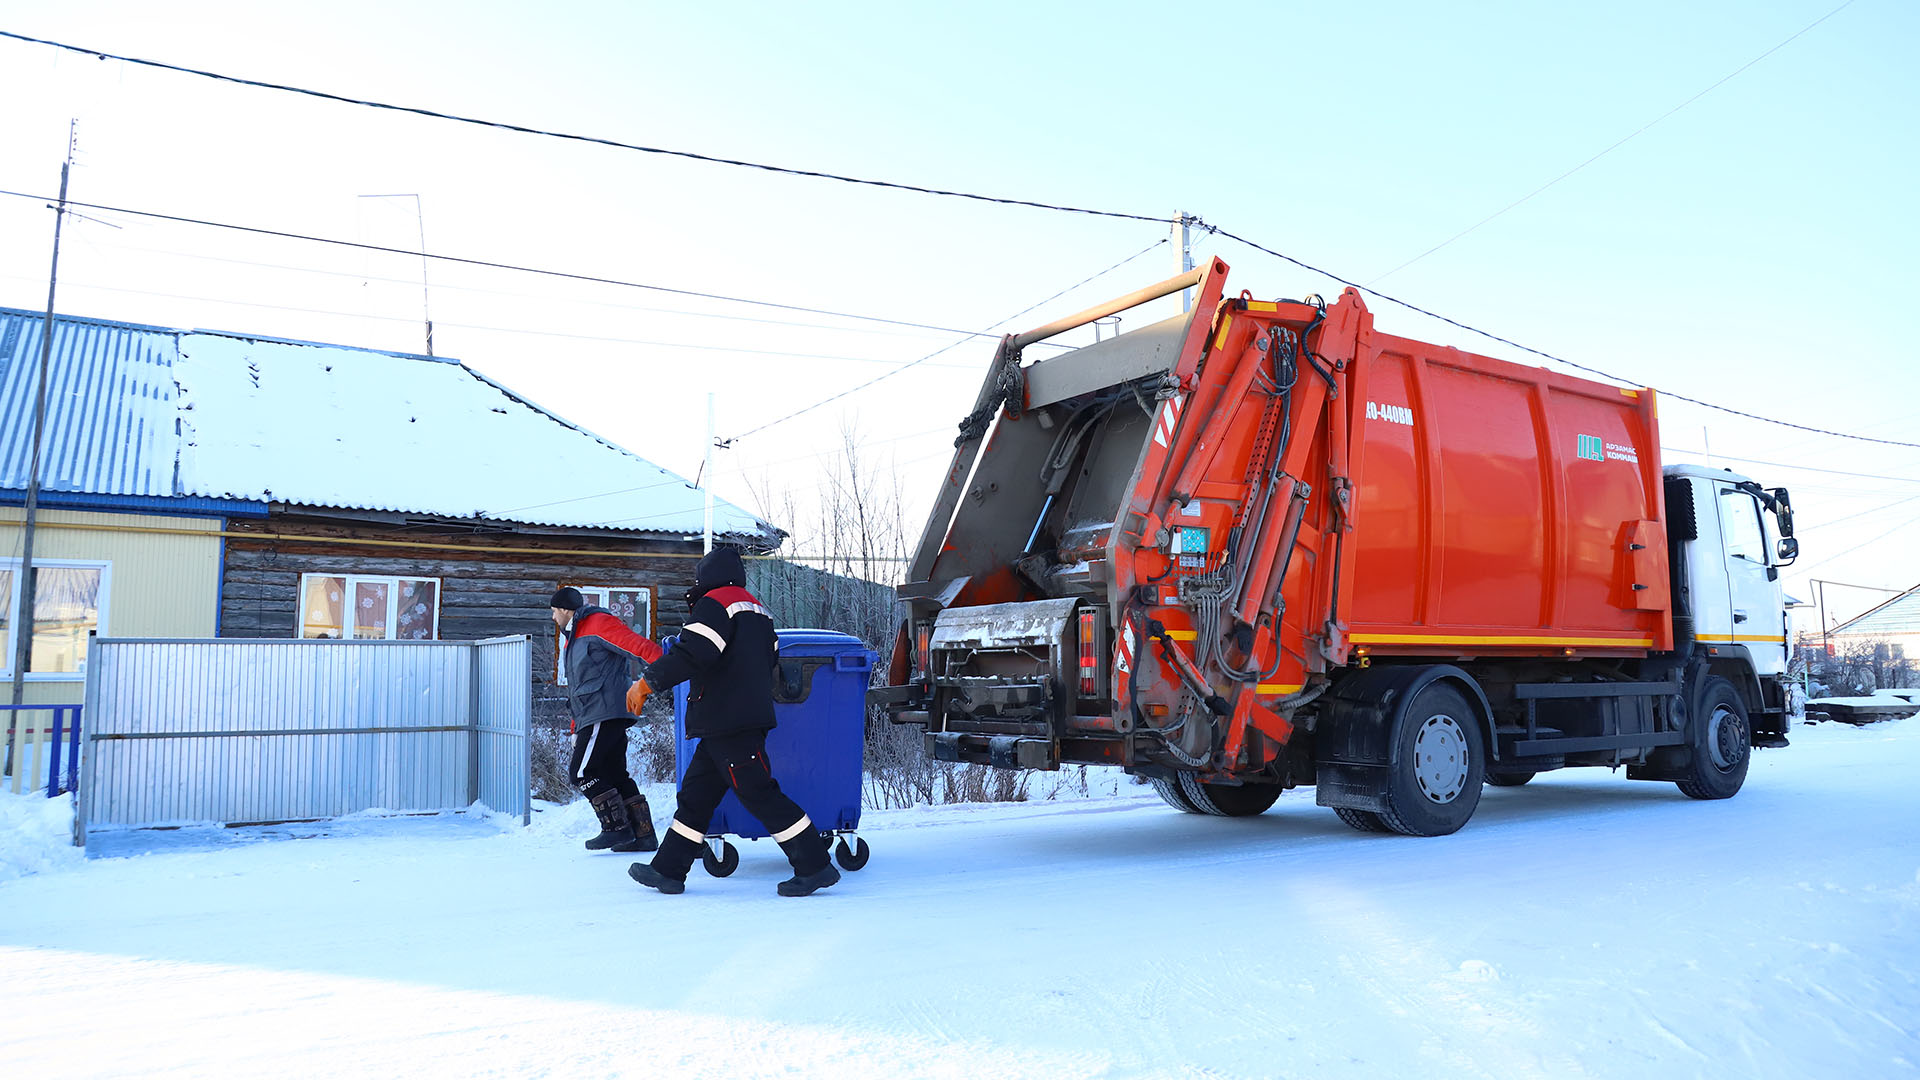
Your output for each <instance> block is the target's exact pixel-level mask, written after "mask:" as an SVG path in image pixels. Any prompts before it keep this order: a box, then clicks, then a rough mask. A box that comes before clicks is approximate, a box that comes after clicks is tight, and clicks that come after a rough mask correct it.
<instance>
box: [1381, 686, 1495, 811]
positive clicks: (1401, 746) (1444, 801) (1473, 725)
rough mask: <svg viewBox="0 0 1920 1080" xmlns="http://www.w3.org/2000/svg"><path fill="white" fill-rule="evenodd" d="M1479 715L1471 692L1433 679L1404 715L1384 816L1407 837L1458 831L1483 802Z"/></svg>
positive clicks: (1395, 742) (1390, 767)
mask: <svg viewBox="0 0 1920 1080" xmlns="http://www.w3.org/2000/svg"><path fill="white" fill-rule="evenodd" d="M1484 742H1485V741H1484V740H1483V739H1482V737H1481V734H1480V718H1479V716H1478V715H1477V714H1476V713H1475V712H1474V708H1473V706H1472V705H1471V704H1469V703H1468V701H1467V699H1466V696H1465V695H1464V694H1462V693H1460V691H1459V690H1456V689H1454V688H1453V687H1452V686H1449V685H1447V684H1446V683H1444V682H1436V683H1431V684H1429V685H1428V686H1427V687H1426V689H1424V690H1421V691H1420V695H1419V696H1418V697H1416V698H1415V699H1414V700H1413V701H1412V702H1410V703H1409V704H1408V706H1407V709H1406V711H1405V712H1404V713H1403V714H1402V716H1401V720H1400V727H1399V729H1398V730H1397V731H1395V732H1394V733H1393V744H1392V754H1393V756H1392V759H1391V762H1392V763H1391V764H1390V765H1388V767H1387V800H1386V801H1387V805H1386V807H1385V808H1384V809H1382V810H1381V811H1379V814H1380V820H1381V821H1382V822H1384V823H1385V824H1386V826H1387V827H1388V828H1390V829H1392V830H1393V831H1394V832H1397V833H1405V834H1406V835H1408V836H1445V835H1447V834H1448V833H1451V832H1455V831H1457V830H1458V829H1459V828H1460V826H1462V825H1465V824H1466V823H1467V819H1468V818H1470V817H1472V816H1473V811H1474V808H1475V807H1477V806H1479V805H1480V785H1481V784H1482V783H1483V782H1484V780H1485V778H1486V751H1485V749H1484Z"/></svg>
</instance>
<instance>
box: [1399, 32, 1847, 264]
mask: <svg viewBox="0 0 1920 1080" xmlns="http://www.w3.org/2000/svg"><path fill="white" fill-rule="evenodd" d="M1853 2H1854V0H1846V3H1844V4H1841V5H1840V6H1839V7H1837V8H1834V9H1833V10H1832V11H1829V12H1827V13H1826V14H1825V15H1822V16H1820V17H1819V18H1817V19H1815V20H1813V21H1812V22H1810V23H1808V24H1807V25H1805V26H1803V27H1801V28H1800V30H1799V32H1798V33H1796V34H1794V35H1793V36H1792V37H1789V38H1787V39H1786V40H1785V41H1782V42H1781V43H1779V44H1778V45H1775V46H1774V47H1773V48H1771V49H1768V50H1767V51H1766V52H1763V53H1761V54H1760V55H1759V56H1756V57H1754V58H1753V59H1751V60H1749V61H1747V62H1746V63H1744V64H1741V65H1740V66H1739V67H1737V68H1735V69H1733V70H1732V71H1730V72H1728V73H1727V74H1725V75H1722V76H1721V77H1720V78H1719V80H1718V81H1716V82H1715V83H1714V84H1713V85H1712V86H1709V87H1707V88H1706V89H1705V90H1702V91H1700V92H1699V93H1697V94H1695V95H1693V96H1692V97H1690V98H1688V99H1687V100H1685V101H1683V102H1681V103H1680V104H1678V105H1675V106H1674V107H1673V108H1671V109H1668V110H1667V111H1666V112H1663V113H1661V114H1660V115H1659V116H1656V117H1654V118H1653V119H1651V120H1649V121H1647V122H1646V123H1644V124H1642V125H1640V126H1639V127H1638V128H1637V129H1635V130H1634V132H1633V134H1631V135H1628V136H1626V137H1625V138H1623V139H1621V140H1619V141H1618V142H1615V143H1614V144H1613V145H1612V146H1609V147H1607V148H1606V149H1605V150H1602V151H1600V152H1599V153H1597V154H1595V155H1593V156H1592V157H1590V158H1588V159H1587V160H1585V161H1583V162H1581V163H1580V164H1578V165H1575V166H1574V167H1573V168H1571V169H1568V170H1567V171H1566V172H1563V173H1561V174H1560V175H1559V176H1556V177H1554V178H1553V179H1551V180H1549V181H1547V182H1546V183H1544V184H1541V185H1540V186H1539V187H1537V188H1534V189H1533V190H1532V191H1529V192H1527V193H1526V194H1525V195H1522V196H1520V197H1519V198H1518V199H1515V200H1514V201H1512V202H1510V203H1508V204H1507V205H1505V206H1503V207H1501V208H1500V209H1498V210H1495V211H1494V212H1493V213H1491V214H1488V215H1487V216H1486V217H1483V218H1481V219H1480V220H1479V221H1476V222H1474V223H1473V224H1471V225H1469V226H1467V227H1466V228H1464V229H1461V230H1460V231H1459V232H1457V233H1454V234H1453V235H1452V236H1449V237H1447V238H1446V239H1445V240H1442V241H1440V242H1439V243H1437V244H1435V245H1433V246H1432V247H1430V248H1428V249H1427V250H1425V251H1423V252H1421V253H1420V254H1418V255H1415V256H1414V257H1413V258H1411V259H1408V260H1407V261H1406V262H1403V263H1401V264H1400V265H1399V266H1396V267H1394V268H1393V269H1391V270H1389V271H1387V272H1386V273H1384V274H1381V275H1379V276H1377V277H1375V278H1374V279H1373V281H1370V282H1368V283H1367V284H1369V285H1371V284H1373V282H1374V281H1385V280H1386V279H1388V278H1390V277H1392V276H1393V275H1395V274H1397V273H1399V272H1400V271H1402V270H1405V269H1406V268H1407V267H1409V266H1412V265H1413V264H1414V263H1417V262H1419V261H1420V260H1421V259H1424V258H1426V257H1427V256H1429V255H1431V254H1433V253H1434V252H1436V251H1439V250H1440V249H1441V248H1443V247H1446V246H1447V245H1448V244H1451V243H1453V242H1454V241H1455V240H1458V239H1460V238H1461V237H1463V236H1465V235H1467V234H1468V233H1470V232H1472V231H1474V230H1475V229H1478V228H1479V227H1480V226H1482V225H1485V224H1486V223H1487V222H1489V221H1492V220H1493V219H1494V218H1497V217H1499V216H1500V215H1502V214H1504V213H1506V212H1507V211H1509V210H1512V209H1513V208H1514V207H1516V206H1519V205H1520V204H1521V203H1524V202H1526V201H1527V200H1529V199H1531V198H1533V197H1534V196H1535V195H1538V194H1540V193H1541V192H1543V191H1545V190H1547V189H1548V188H1550V187H1552V186H1553V185H1555V184H1557V183H1559V182H1560V181H1562V180H1565V179H1566V178H1567V177H1569V176H1572V175H1573V174H1574V173H1577V172H1579V171H1580V170H1581V169H1584V168H1586V167H1587V166H1589V165H1591V164H1593V163H1594V162H1596V161H1599V160H1600V159H1601V158H1603V157H1606V156H1607V155H1608V154H1611V153H1613V152H1614V151H1615V150H1618V149H1620V148H1621V147H1622V146H1625V145H1626V144H1627V143H1628V142H1630V141H1631V140H1633V139H1634V138H1636V137H1638V136H1639V135H1640V134H1641V133H1642V132H1645V131H1646V130H1647V129H1648V128H1650V127H1652V126H1653V125H1655V124H1658V123H1659V122H1660V121H1662V120H1665V119H1666V118H1667V117H1669V116H1672V115H1673V114H1674V113H1677V112H1679V111H1680V110H1681V109H1684V108H1686V107H1687V106H1689V105H1691V104H1693V103H1694V102H1696V101H1699V100H1700V99H1701V98H1703V97H1706V96H1707V95H1708V94H1710V93H1712V92H1713V91H1715V90H1717V89H1719V88H1720V85H1721V83H1725V82H1727V81H1728V80H1730V79H1732V78H1733V77H1734V76H1735V75H1738V74H1740V73H1741V72H1743V71H1745V70H1747V69H1748V68H1750V67H1752V66H1753V65H1755V64H1757V63H1759V62H1760V61H1762V60H1765V59H1766V58H1767V57H1769V56H1772V55H1773V54H1774V53H1777V52H1779V51H1780V50H1781V49H1784V48H1786V47H1787V46H1788V45H1790V44H1792V43H1793V41H1794V39H1795V38H1798V37H1800V35H1801V34H1805V33H1806V32H1807V31H1809V30H1811V29H1813V28H1814V27H1816V26H1819V25H1820V24H1821V23H1823V22H1826V21H1827V20H1828V19H1831V18H1833V17H1834V16H1835V15H1838V14H1840V12H1842V11H1844V10H1846V9H1847V8H1848V7H1851V6H1852V5H1853Z"/></svg>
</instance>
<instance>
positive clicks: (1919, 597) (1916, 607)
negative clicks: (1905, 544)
mask: <svg viewBox="0 0 1920 1080" xmlns="http://www.w3.org/2000/svg"><path fill="white" fill-rule="evenodd" d="M1824 636H1825V638H1826V641H1827V648H1828V651H1830V652H1831V651H1835V650H1838V649H1840V648H1842V647H1844V646H1845V645H1847V644H1849V643H1858V644H1866V645H1873V646H1875V647H1879V646H1885V647H1886V648H1887V649H1888V651H1889V653H1890V654H1891V656H1890V658H1891V659H1895V660H1898V659H1901V658H1903V657H1920V585H1916V586H1914V587H1913V588H1911V589H1908V590H1907V591H1906V592H1903V593H1901V594H1900V595H1898V596H1895V597H1893V598H1892V599H1890V600H1887V601H1885V602H1883V603H1881V604H1879V605H1878V606H1876V607H1873V608H1870V609H1868V610H1867V611H1865V612H1863V613H1861V614H1859V615H1855V616H1854V617H1853V618H1851V619H1848V620H1847V621H1846V622H1843V623H1841V624H1840V625H1838V626H1835V627H1833V628H1831V629H1829V630H1828V631H1827V632H1826V634H1825V635H1824ZM1896 650H1897V651H1896Z"/></svg>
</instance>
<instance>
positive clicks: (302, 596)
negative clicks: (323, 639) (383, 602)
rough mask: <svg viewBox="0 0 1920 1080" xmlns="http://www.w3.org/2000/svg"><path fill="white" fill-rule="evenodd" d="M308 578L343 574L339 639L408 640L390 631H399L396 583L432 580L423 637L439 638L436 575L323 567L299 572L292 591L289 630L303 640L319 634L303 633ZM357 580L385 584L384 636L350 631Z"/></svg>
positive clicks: (440, 589)
mask: <svg viewBox="0 0 1920 1080" xmlns="http://www.w3.org/2000/svg"><path fill="white" fill-rule="evenodd" d="M309 578H343V579H345V581H346V583H347V593H346V595H347V603H345V604H344V605H342V607H341V618H340V621H341V627H340V640H341V641H411V640H414V639H412V638H399V637H395V636H394V635H395V634H397V633H399V631H400V619H399V615H400V583H401V582H402V581H431V582H433V630H432V633H431V636H429V637H428V638H427V639H426V640H428V641H439V640H440V597H441V595H442V594H443V593H444V592H445V591H446V585H445V584H444V583H443V582H442V581H441V579H439V578H437V577H433V576H430V575H427V574H331V573H328V572H326V571H324V570H316V571H313V572H312V573H306V574H301V575H300V588H299V591H298V592H296V593H295V594H294V603H293V632H294V635H295V636H296V637H299V638H301V639H303V640H306V641H318V640H320V639H319V638H310V637H307V636H306V629H307V616H306V611H305V608H306V605H307V580H308V579H309ZM360 584H381V585H385V586H386V587H387V633H386V636H385V637H377V638H361V637H355V635H354V632H353V603H352V598H353V590H354V586H356V585H360Z"/></svg>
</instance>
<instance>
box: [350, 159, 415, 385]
mask: <svg viewBox="0 0 1920 1080" xmlns="http://www.w3.org/2000/svg"><path fill="white" fill-rule="evenodd" d="M360 197H361V198H363V199H412V200H413V217H414V220H415V221H416V222H418V223H419V225H420V315H421V317H422V318H424V319H425V320H426V323H427V355H428V356H432V355H433V307H432V305H431V304H430V303H429V301H430V299H431V295H430V293H429V292H428V288H427V261H428V260H427V215H426V211H425V210H423V209H422V208H421V205H420V196H419V195H417V194H415V193H413V192H402V193H399V194H394V195H362V196H360Z"/></svg>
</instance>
